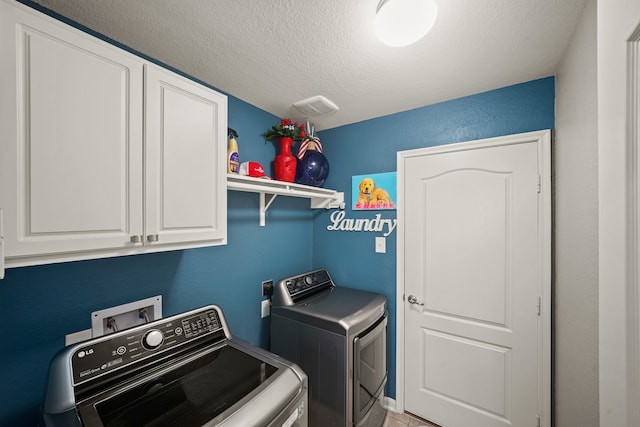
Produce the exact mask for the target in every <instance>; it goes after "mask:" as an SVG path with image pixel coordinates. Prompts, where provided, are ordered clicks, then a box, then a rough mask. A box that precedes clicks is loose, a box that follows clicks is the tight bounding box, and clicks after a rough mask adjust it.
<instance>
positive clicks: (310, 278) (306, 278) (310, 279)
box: [304, 276, 313, 285]
mask: <svg viewBox="0 0 640 427" xmlns="http://www.w3.org/2000/svg"><path fill="white" fill-rule="evenodd" d="M304 282H305V283H306V284H307V285H313V277H311V276H307V277H305V278H304Z"/></svg>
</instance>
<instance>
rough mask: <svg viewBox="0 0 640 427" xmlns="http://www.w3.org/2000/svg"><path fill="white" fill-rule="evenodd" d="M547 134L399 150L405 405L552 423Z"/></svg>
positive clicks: (485, 423) (497, 423)
mask: <svg viewBox="0 0 640 427" xmlns="http://www.w3.org/2000/svg"><path fill="white" fill-rule="evenodd" d="M549 139H550V137H549V133H548V132H544V133H534V134H526V135H515V136H511V137H503V138H497V139H494V140H485V141H476V142H470V143H462V144H452V145H449V146H441V147H434V148H427V149H423V150H413V151H409V152H405V153H400V154H399V169H398V170H399V174H400V175H401V177H399V182H400V184H401V185H400V187H399V193H400V194H401V196H400V199H399V200H400V202H401V206H400V207H399V213H398V218H399V219H400V222H401V223H402V226H401V228H400V232H401V233H402V236H401V237H399V244H400V245H402V248H401V249H400V250H399V254H401V255H400V263H399V265H398V268H399V270H400V269H402V273H401V274H399V278H401V280H402V282H399V287H401V288H403V295H404V301H402V299H401V298H400V302H401V304H402V305H401V306H400V307H401V310H399V311H402V313H401V315H399V319H402V318H403V319H404V324H403V325H402V326H403V330H404V335H403V337H402V338H403V340H404V348H403V349H402V350H400V351H399V357H402V355H404V357H403V364H404V366H403V368H404V375H403V379H404V390H403V393H401V395H403V396H404V408H405V409H406V410H407V411H409V412H412V413H415V414H417V415H419V416H421V417H423V418H426V419H429V420H431V421H434V422H436V423H438V424H440V425H442V426H447V427H468V426H474V427H501V426H518V427H527V426H531V427H536V426H537V425H538V422H539V419H540V423H541V424H542V425H547V424H546V423H545V420H547V419H548V415H549V414H547V413H546V412H545V411H547V410H548V409H547V406H548V405H547V404H546V403H545V399H547V400H548V399H549V390H545V387H546V388H548V384H549V379H548V378H545V376H547V377H548V376H549V372H547V371H548V370H549V369H548V365H549V363H548V354H546V355H545V354H544V353H545V351H546V352H548V351H549V348H548V344H545V342H544V341H545V340H547V341H548V340H549V337H548V333H545V331H544V329H545V327H548V322H546V321H545V320H546V319H544V317H545V316H546V315H547V314H546V313H547V312H548V307H546V306H545V307H543V305H544V304H547V305H548V302H549V297H548V292H549V288H550V285H549V283H548V282H549V265H550V264H549V260H550V257H549V255H550V254H549V250H548V246H549V237H548V236H545V233H547V234H550V231H549V230H546V229H545V227H546V226H547V225H548V219H545V215H547V216H548V214H549V212H546V210H547V209H548V206H546V204H547V205H548V202H546V204H545V203H543V201H544V199H545V197H546V198H547V199H548V197H547V196H546V193H547V192H548V191H549V189H548V188H545V186H544V185H543V184H544V183H546V182H548V174H549V165H548V164H545V162H547V163H548V146H549ZM545 153H547V155H546V156H545ZM545 157H546V160H545ZM545 258H548V259H545ZM543 308H544V310H543ZM399 321H400V320H399ZM545 325H546V326H545ZM547 332H548V331H547ZM399 375H400V373H399Z"/></svg>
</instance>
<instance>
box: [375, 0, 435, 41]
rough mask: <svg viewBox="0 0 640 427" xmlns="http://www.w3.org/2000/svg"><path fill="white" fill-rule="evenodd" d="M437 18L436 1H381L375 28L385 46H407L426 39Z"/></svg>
mask: <svg viewBox="0 0 640 427" xmlns="http://www.w3.org/2000/svg"><path fill="white" fill-rule="evenodd" d="M437 16H438V6H437V5H436V2H435V0H380V3H378V9H377V10H376V19H375V22H374V27H375V31H376V35H377V36H378V38H379V39H380V40H381V41H382V42H383V43H384V44H386V45H389V46H394V47H400V46H407V45H410V44H412V43H415V42H417V41H418V40H420V39H421V38H422V37H424V36H425V35H426V34H427V33H428V32H429V30H431V28H432V27H433V24H434V23H435V22H436V17H437Z"/></svg>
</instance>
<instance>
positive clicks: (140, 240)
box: [131, 235, 142, 243]
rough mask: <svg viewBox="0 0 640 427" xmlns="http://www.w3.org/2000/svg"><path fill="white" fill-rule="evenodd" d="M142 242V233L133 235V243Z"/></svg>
mask: <svg viewBox="0 0 640 427" xmlns="http://www.w3.org/2000/svg"><path fill="white" fill-rule="evenodd" d="M140 242H142V236H140V235H135V236H131V243H140Z"/></svg>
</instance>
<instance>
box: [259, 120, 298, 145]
mask: <svg viewBox="0 0 640 427" xmlns="http://www.w3.org/2000/svg"><path fill="white" fill-rule="evenodd" d="M306 137H307V133H306V131H305V127H304V125H301V124H300V123H298V122H292V121H291V119H282V120H280V123H276V124H275V125H273V126H271V130H268V131H267V132H266V133H265V134H264V140H265V141H271V140H272V139H276V138H292V139H293V140H294V141H302V140H303V139H305V138H306Z"/></svg>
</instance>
